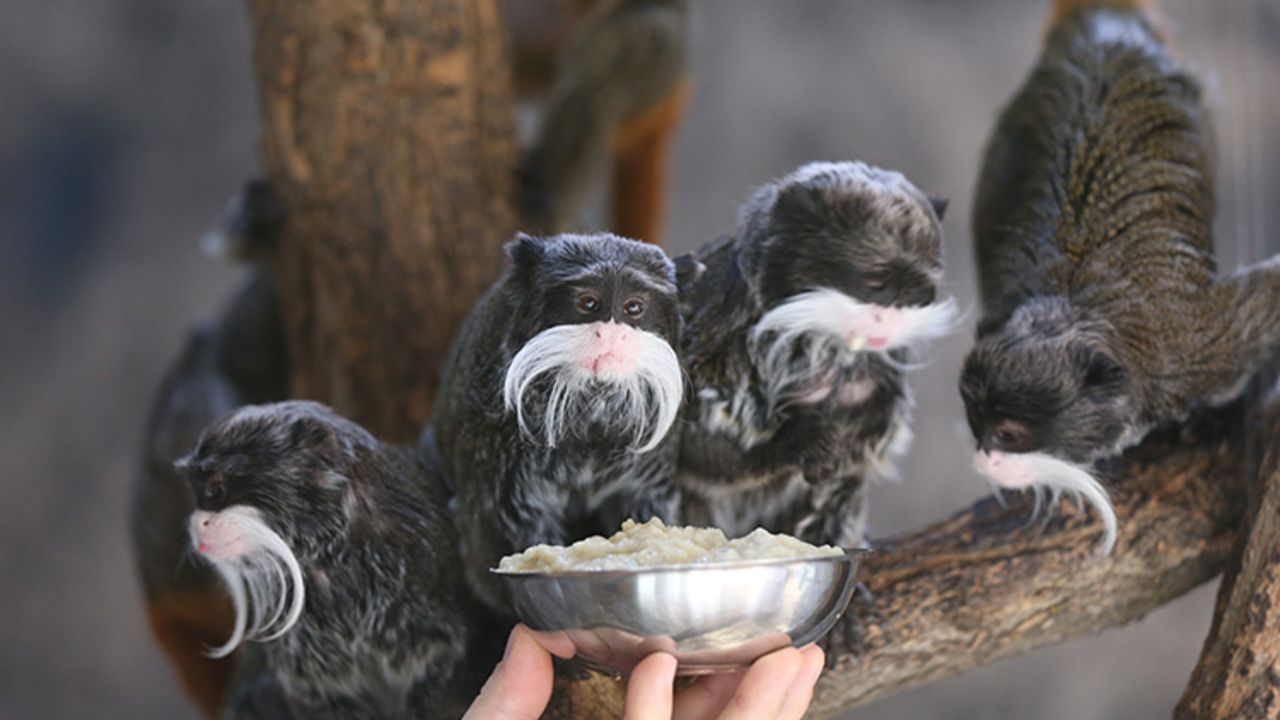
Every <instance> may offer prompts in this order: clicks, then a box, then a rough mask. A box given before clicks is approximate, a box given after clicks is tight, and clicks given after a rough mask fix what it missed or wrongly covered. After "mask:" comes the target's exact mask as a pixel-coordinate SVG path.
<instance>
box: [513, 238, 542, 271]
mask: <svg viewBox="0 0 1280 720" xmlns="http://www.w3.org/2000/svg"><path fill="white" fill-rule="evenodd" d="M546 254H547V241H546V240H545V239H543V238H536V237H533V236H532V235H526V234H524V233H522V232H518V233H516V236H515V237H514V238H512V239H511V241H510V242H508V243H507V257H509V258H511V264H512V265H513V266H515V267H516V268H517V269H528V268H532V267H534V266H536V265H537V264H538V263H540V262H542V258H543V257H545V256H546Z"/></svg>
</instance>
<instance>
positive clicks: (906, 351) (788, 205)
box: [677, 162, 955, 547]
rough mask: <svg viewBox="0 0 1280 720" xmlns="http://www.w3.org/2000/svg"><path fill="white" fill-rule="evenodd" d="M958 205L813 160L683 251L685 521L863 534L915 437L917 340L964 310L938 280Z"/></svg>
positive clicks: (854, 167) (739, 529)
mask: <svg viewBox="0 0 1280 720" xmlns="http://www.w3.org/2000/svg"><path fill="white" fill-rule="evenodd" d="M944 207H945V202H944V201H940V200H939V201H933V200H930V199H929V198H928V197H926V196H925V195H924V193H922V192H920V191H919V190H918V189H917V188H916V187H915V186H914V185H912V184H911V182H909V181H908V180H907V179H906V178H905V177H903V176H902V175H901V174H900V173H896V172H892V171H888V170H882V169H880V168H876V167H871V166H869V165H865V164H863V163H857V162H842V163H812V164H809V165H805V166H804V167H801V168H800V169H798V170H796V171H795V172H793V173H791V174H790V175H787V176H786V177H784V178H782V179H780V180H777V181H775V182H771V183H768V184H766V185H764V186H763V187H761V188H760V189H759V190H757V191H756V193H755V195H754V196H753V197H752V198H751V200H750V202H748V203H747V204H746V205H745V206H744V207H743V208H742V211H741V219H740V221H739V225H738V229H737V230H736V232H735V233H734V234H733V235H732V236H730V237H728V238H725V239H723V240H721V241H719V242H716V243H713V244H711V245H709V246H707V247H706V248H703V249H702V250H700V251H699V252H698V253H697V254H696V256H682V257H681V258H679V259H678V260H677V268H678V272H679V277H680V284H681V300H682V308H683V312H684V317H685V334H684V340H683V342H682V352H681V354H682V358H683V360H684V362H685V366H686V368H687V369H688V374H689V378H690V382H691V385H692V396H691V397H690V398H689V400H688V402H687V405H686V408H685V418H686V422H685V423H684V424H683V428H682V432H681V442H680V463H679V472H678V476H677V477H678V484H679V487H680V490H681V493H682V497H683V510H682V512H683V515H684V520H685V521H686V522H692V523H694V524H709V525H715V526H717V527H720V528H722V529H723V530H725V532H727V533H729V534H730V535H741V534H744V533H746V532H749V531H750V530H752V529H753V528H755V527H757V526H764V527H765V528H768V529H769V530H772V531H775V532H786V533H793V534H796V535H798V536H799V537H801V538H803V539H805V540H807V541H809V542H815V543H833V544H837V545H842V546H845V547H855V546H857V545H858V544H860V543H861V541H862V536H863V530H864V525H865V516H866V507H865V505H864V502H863V492H864V489H865V486H866V483H867V482H868V481H870V480H873V479H876V478H883V477H891V476H893V475H894V470H895V469H894V463H895V459H896V456H897V455H899V454H901V453H902V452H903V451H904V450H905V449H906V446H907V445H908V443H909V442H910V438H911V429H910V427H909V421H910V417H909V416H910V408H911V398H910V393H909V389H908V387H907V385H906V383H905V379H904V377H903V375H904V370H905V368H906V366H907V365H909V364H910V363H912V362H913V361H915V360H916V359H917V358H916V357H915V356H914V354H913V352H912V349H913V347H914V346H919V345H920V344H921V343H923V342H925V341H927V340H929V339H932V338H935V337H937V336H939V335H941V334H943V333H945V332H947V331H948V330H949V329H950V327H951V324H952V320H953V318H954V315H955V312H954V311H955V304H954V302H953V301H951V300H950V299H942V298H941V297H940V296H939V292H938V284H939V281H940V279H941V275H942V228H941V224H940V218H941V215H942V212H943V209H944Z"/></svg>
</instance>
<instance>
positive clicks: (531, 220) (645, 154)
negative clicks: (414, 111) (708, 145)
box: [506, 0, 688, 243]
mask: <svg viewBox="0 0 1280 720" xmlns="http://www.w3.org/2000/svg"><path fill="white" fill-rule="evenodd" d="M564 4H565V6H566V7H565V12H566V13H568V14H570V15H578V16H580V18H581V19H578V20H576V21H575V22H574V23H573V31H572V34H571V35H570V36H569V38H568V40H567V41H566V42H565V45H564V47H563V49H562V50H561V52H560V55H559V58H558V60H557V62H556V65H555V70H554V75H553V77H554V80H553V82H552V85H551V88H550V91H549V95H548V97H547V100H546V102H545V106H544V109H543V112H542V116H541V118H540V122H539V126H538V130H537V132H536V133H535V136H534V138H533V141H532V143H531V145H530V147H529V148H528V150H527V151H526V153H525V155H524V158H523V160H522V162H521V167H520V182H519V186H520V191H519V198H518V205H519V207H520V209H521V211H522V214H523V216H524V217H523V219H524V225H525V227H527V228H530V229H531V230H533V231H535V232H538V233H557V232H565V231H569V230H572V229H574V224H575V222H576V221H577V219H578V217H577V216H578V213H579V212H580V211H581V209H582V204H583V202H584V200H585V199H586V196H587V194H588V192H589V191H590V189H591V187H592V186H593V185H594V184H595V183H596V172H597V170H598V168H600V167H601V166H603V165H605V164H606V161H607V162H608V164H609V165H610V173H611V177H610V183H609V202H610V208H609V217H608V222H609V230H610V231H612V232H615V233H618V234H619V235H622V236H624V237H632V238H637V239H640V240H646V241H649V242H654V243H660V242H661V241H662V231H661V227H662V220H663V213H664V207H665V187H664V185H665V183H666V177H667V156H668V153H669V150H670V146H671V143H672V141H673V139H674V134H675V130H676V126H677V124H678V123H679V121H680V116H681V115H682V113H683V112H684V106H685V102H686V96H687V94H688V82H687V80H686V74H685V45H686V36H687V27H688V3H687V0H594V1H593V2H581V1H577V2H566V3H564ZM506 14H507V17H508V24H509V25H511V24H514V23H516V22H524V23H528V22H531V21H532V20H531V18H528V17H526V16H525V15H526V14H525V13H520V12H517V9H516V8H514V7H509V8H508V9H507V13H506ZM520 29H521V28H518V27H517V28H514V29H513V30H514V33H513V34H514V35H515V36H516V39H517V40H518V41H519V40H521V39H522V38H523V34H521V33H520V32H519V30H520ZM533 47H534V44H533V43H531V42H524V43H520V42H517V43H516V50H517V51H519V50H521V49H526V50H527V52H525V53H517V60H520V59H522V58H523V59H525V60H526V61H527V62H529V63H530V64H535V65H536V62H535V61H536V60H537V57H538V56H539V53H536V52H532V48H533ZM520 70H521V68H519V67H518V68H517V72H516V77H517V78H518V79H522V78H526V77H527V76H537V75H538V73H537V72H535V71H536V68H534V69H533V70H531V71H529V72H521V71H520ZM524 84H525V85H532V84H534V83H533V81H532V77H530V78H529V80H528V81H527V82H526V83H524Z"/></svg>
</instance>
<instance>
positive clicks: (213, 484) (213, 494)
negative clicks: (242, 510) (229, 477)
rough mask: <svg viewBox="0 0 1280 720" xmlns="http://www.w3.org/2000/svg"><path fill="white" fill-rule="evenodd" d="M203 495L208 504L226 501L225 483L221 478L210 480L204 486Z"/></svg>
mask: <svg viewBox="0 0 1280 720" xmlns="http://www.w3.org/2000/svg"><path fill="white" fill-rule="evenodd" d="M204 494H205V497H206V498H207V499H208V500H209V502H210V503H212V504H214V505H217V504H220V503H221V502H222V501H223V500H226V499H227V481H226V480H225V479H224V478H222V477H221V476H219V477H215V478H211V479H210V480H209V482H208V484H207V485H206V486H205V491H204Z"/></svg>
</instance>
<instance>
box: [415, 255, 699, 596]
mask: <svg viewBox="0 0 1280 720" xmlns="http://www.w3.org/2000/svg"><path fill="white" fill-rule="evenodd" d="M509 251H510V254H511V256H512V265H513V267H512V269H511V270H510V271H509V272H508V273H507V275H506V276H505V277H503V278H502V279H501V280H499V281H498V283H497V284H495V285H494V286H493V287H492V288H491V289H490V290H489V292H488V293H486V295H485V296H484V297H483V298H482V299H481V300H480V302H479V304H478V305H477V306H476V308H475V309H474V310H473V311H472V313H471V315H470V316H469V317H468V318H467V321H466V323H465V324H464V325H463V328H462V331H461V333H460V334H459V336H458V338H457V339H456V340H455V342H454V347H453V351H452V355H451V358H450V361H449V365H448V367H447V368H446V370H445V374H444V379H443V381H442V384H441V387H442V388H444V390H443V394H442V396H441V399H440V401H439V402H438V403H437V405H436V414H435V420H434V423H433V424H434V432H435V442H436V445H437V446H438V448H439V453H440V457H441V461H442V464H443V467H444V470H445V472H446V473H447V474H448V477H449V479H450V482H451V484H452V485H453V486H454V488H455V491H456V493H457V494H456V497H455V500H454V508H455V509H456V512H455V518H456V520H457V522H458V527H459V532H460V535H461V541H462V547H463V552H464V555H465V557H466V574H467V579H468V581H469V583H470V585H471V586H472V588H473V590H474V591H475V592H476V593H477V594H478V595H479V596H480V597H481V598H482V599H483V600H484V601H485V603H486V604H487V605H488V606H489V607H490V608H491V609H493V610H495V611H497V612H500V613H505V614H509V613H510V612H511V611H510V607H509V602H508V600H507V599H506V595H505V591H504V590H503V588H502V587H501V585H500V583H499V582H498V580H497V579H496V578H494V577H493V576H492V574H491V573H490V572H489V568H492V567H496V566H497V564H498V560H499V559H501V558H502V556H504V555H508V554H511V553H513V552H518V551H521V550H524V549H525V548H526V547H528V546H530V545H534V544H536V543H565V542H568V541H572V540H577V539H580V538H581V537H585V536H587V535H591V534H601V533H604V534H609V533H612V532H613V531H615V530H617V528H618V526H619V525H620V524H621V522H622V520H624V519H626V518H627V517H635V518H637V519H640V520H645V519H648V518H650V517H653V516H655V515H656V516H659V517H661V518H663V519H664V520H665V521H673V520H674V514H675V509H676V504H677V496H676V492H675V488H674V486H673V482H672V476H673V474H674V469H675V444H674V439H675V433H669V434H668V436H667V438H666V440H665V441H664V442H663V443H662V444H661V445H659V446H658V447H657V448H655V449H653V450H651V451H649V452H644V453H636V452H632V451H631V450H630V449H628V448H627V446H626V442H625V440H626V438H625V437H624V436H622V435H620V434H619V428H616V427H611V426H610V424H609V423H608V421H607V419H606V420H605V421H603V422H590V421H584V422H582V423H580V424H578V425H576V426H574V427H573V428H571V429H570V430H571V432H570V434H569V436H568V437H566V438H565V439H564V441H563V442H561V443H559V444H557V445H556V446H555V447H546V446H544V445H543V444H541V443H539V442H537V441H535V440H533V439H531V438H529V437H528V436H527V435H526V434H525V433H523V432H522V431H521V429H520V427H519V426H518V424H517V421H516V417H515V415H514V413H512V412H510V411H508V410H507V409H506V408H505V407H504V404H503V397H502V388H503V383H504V378H505V376H506V373H507V369H508V368H509V367H510V365H511V361H512V359H513V358H514V357H515V355H516V353H517V352H518V351H519V350H520V348H521V347H522V346H523V345H524V344H525V343H527V342H528V341H529V340H530V339H531V338H533V337H534V336H535V335H537V334H538V333H539V332H540V331H542V330H544V329H547V328H550V327H553V326H559V325H564V324H575V323H585V322H589V321H592V320H599V319H601V318H603V317H607V316H608V315H609V314H613V313H615V312H616V310H617V309H618V306H620V305H621V301H622V299H623V298H624V297H625V296H627V295H628V293H629V291H630V290H631V289H635V288H632V287H631V286H633V285H635V283H634V282H633V280H631V279H628V274H629V273H640V274H641V275H642V276H643V277H644V282H643V283H640V285H642V286H643V288H644V291H645V292H649V293H650V302H649V309H648V311H647V312H648V314H647V315H646V320H645V323H644V325H645V326H646V328H647V329H648V330H650V331H652V332H654V333H655V334H657V335H659V336H661V337H663V338H665V339H666V340H667V342H669V343H671V344H673V345H674V343H676V342H677V341H678V340H677V338H678V335H679V328H680V318H679V314H678V311H677V308H676V301H675V277H674V273H675V271H674V267H673V266H672V264H671V261H670V260H669V259H668V258H667V257H666V255H665V254H663V253H662V251H661V250H659V249H657V248H655V247H652V246H647V245H643V244H641V243H637V242H634V241H630V240H623V239H621V238H617V237H614V236H608V235H597V236H560V237H559V238H552V239H550V240H548V241H546V242H545V243H544V242H543V241H541V240H537V239H533V238H522V239H517V240H516V241H513V243H512V244H511V245H510V246H509ZM576 286H590V287H593V288H596V289H597V291H598V292H599V294H600V295H601V298H602V303H603V307H602V308H601V311H600V312H601V313H603V314H601V315H595V316H576V317H575V316H574V313H573V311H572V310H571V309H569V305H568V304H567V303H568V301H569V299H568V298H567V297H566V295H567V294H568V293H570V292H571V291H572V289H573V288H574V287H576ZM544 385H545V383H541V384H539V385H538V386H535V389H534V391H533V393H532V394H533V397H534V400H533V404H534V405H535V406H536V405H537V404H538V403H539V402H541V401H543V400H545V395H546V388H545V387H544Z"/></svg>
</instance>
